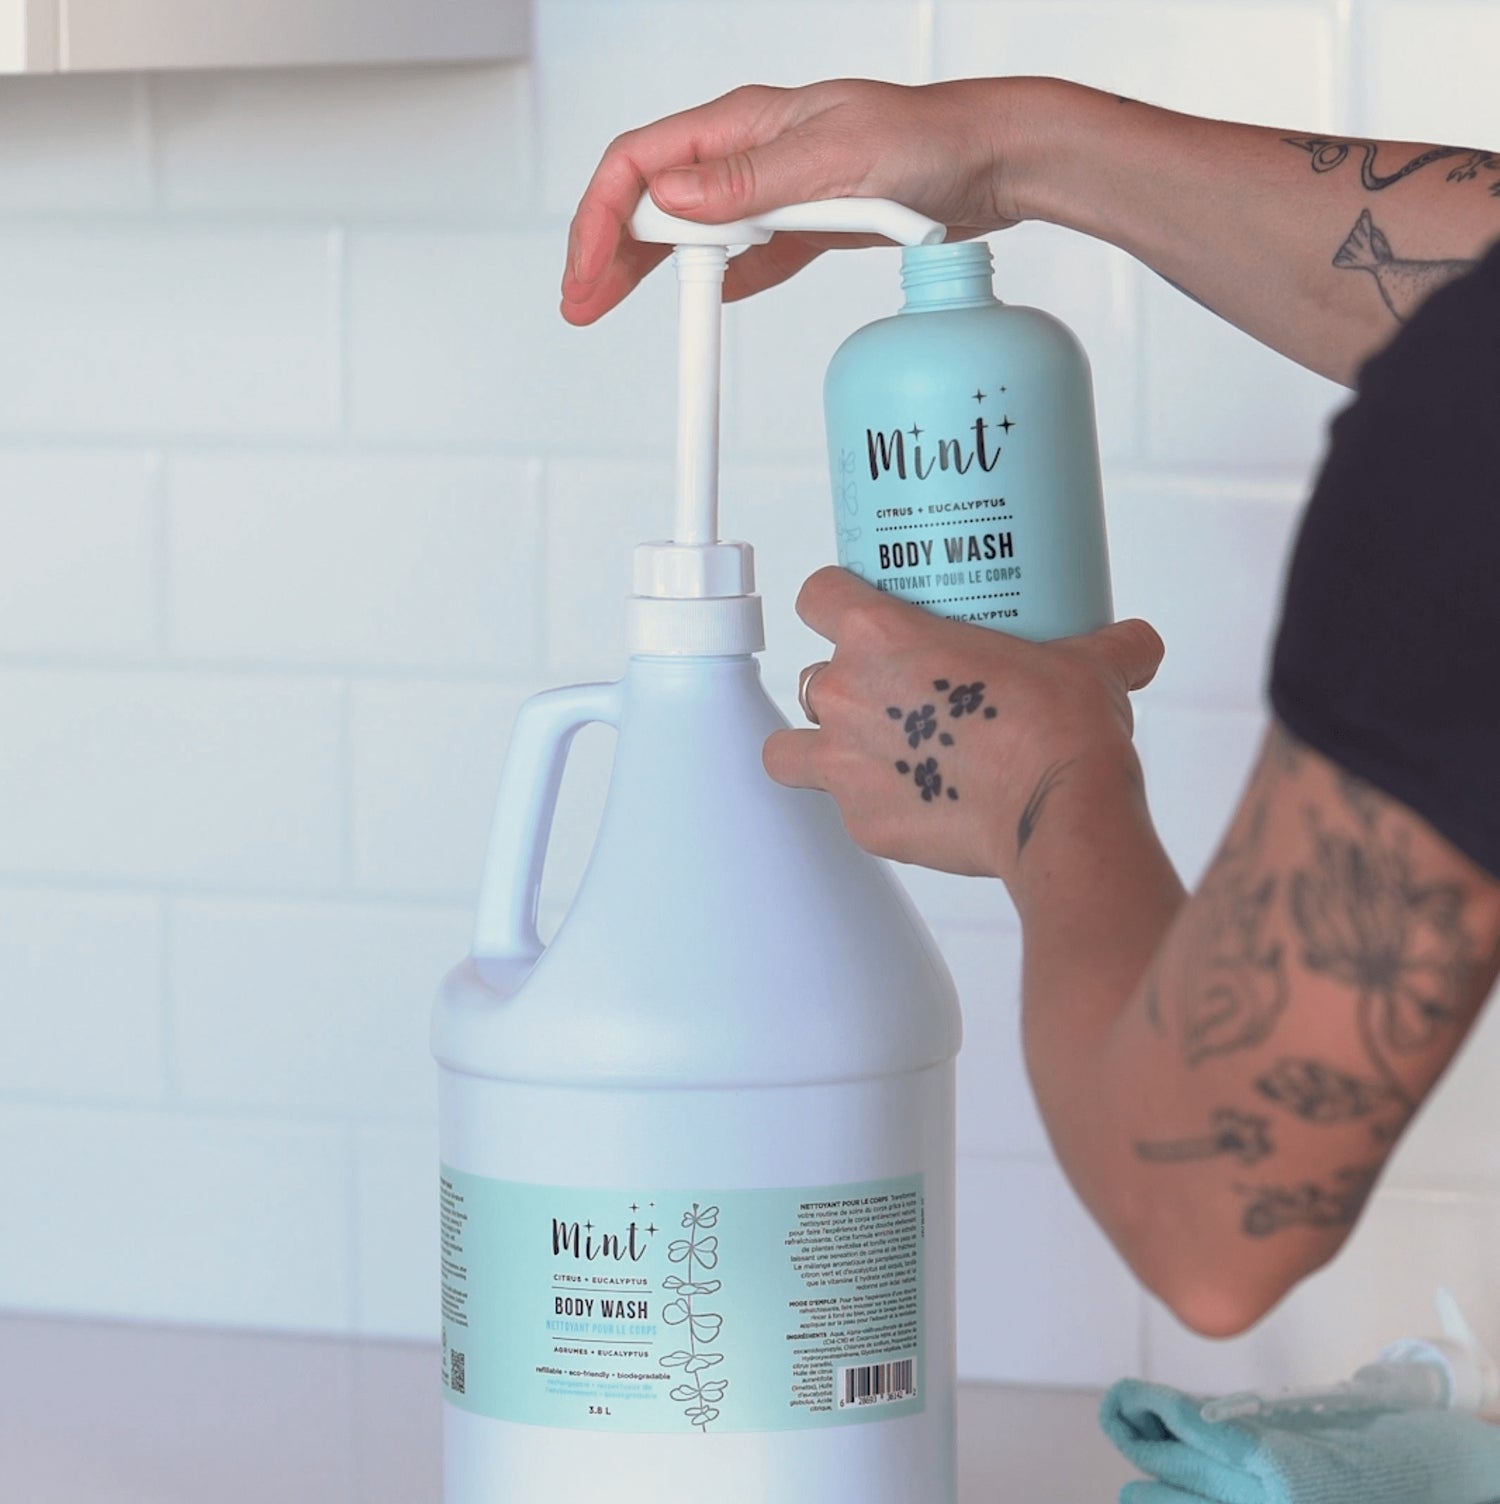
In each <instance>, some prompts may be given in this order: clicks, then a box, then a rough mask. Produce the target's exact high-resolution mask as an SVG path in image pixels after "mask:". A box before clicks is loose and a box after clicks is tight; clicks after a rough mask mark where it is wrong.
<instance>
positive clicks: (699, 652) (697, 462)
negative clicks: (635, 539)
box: [626, 194, 945, 657]
mask: <svg viewBox="0 0 1500 1504" xmlns="http://www.w3.org/2000/svg"><path fill="white" fill-rule="evenodd" d="M629 228H630V233H631V234H632V235H633V236H634V237H635V239H637V240H640V241H646V242H650V243H653V244H659V245H672V246H675V247H676V250H675V253H674V255H673V258H672V260H673V264H674V266H675V267H676V270H677V289H678V355H677V499H676V521H675V525H674V526H675V536H674V537H673V538H672V539H671V541H669V542H659V543H642V544H640V545H638V546H637V548H636V551H635V582H634V583H635V593H634V594H633V595H632V596H630V598H629V600H628V602H627V606H626V612H627V615H626V622H627V636H628V641H629V648H630V651H631V652H632V653H645V654H652V655H656V654H662V655H672V656H684V657H702V656H721V655H723V656H728V655H735V654H743V653H756V652H759V651H760V650H761V649H762V648H763V647H764V646H765V624H764V619H763V615H762V612H761V604H760V597H759V596H758V595H756V594H755V593H754V592H755V556H754V552H753V550H752V549H751V547H750V545H749V544H748V543H735V542H725V541H722V540H721V539H720V538H719V382H720V348H721V344H722V338H723V306H724V273H725V271H726V269H727V268H728V265H729V248H730V247H731V246H740V247H743V246H747V245H763V244H765V242H766V241H768V240H770V238H771V236H772V235H774V234H775V233H776V232H777V231H778V230H815V231H826V232H831V233H838V232H854V231H862V232H865V233H869V234H877V235H884V236H886V237H887V238H889V239H891V240H894V241H896V242H898V243H900V244H902V245H932V244H934V243H935V242H937V241H940V240H942V238H943V236H944V234H945V230H944V227H943V226H942V225H940V224H938V223H936V222H935V221H934V220H930V219H927V218H925V217H924V216H923V215H920V214H918V213H917V212H916V211H915V210H912V209H907V208H905V207H904V206H902V205H901V204H897V203H893V202H891V200H889V199H877V198H845V199H826V200H823V201H821V202H813V203H805V204H789V205H787V206H785V207H783V208H780V209H773V210H770V211H768V212H767V213H765V214H761V215H756V216H754V217H752V218H749V219H739V220H734V221H732V222H730V223H728V224H719V225H704V224H697V223H695V222H694V221H693V220H688V219H678V218H677V217H676V216H674V215H671V214H668V213H666V212H665V211H664V210H662V209H660V208H658V207H657V205H656V203H655V202H654V200H653V199H652V198H651V196H650V195H649V194H643V195H642V197H641V201H640V203H639V204H637V206H636V209H635V212H634V213H633V214H632V215H631V217H630V223H629Z"/></svg>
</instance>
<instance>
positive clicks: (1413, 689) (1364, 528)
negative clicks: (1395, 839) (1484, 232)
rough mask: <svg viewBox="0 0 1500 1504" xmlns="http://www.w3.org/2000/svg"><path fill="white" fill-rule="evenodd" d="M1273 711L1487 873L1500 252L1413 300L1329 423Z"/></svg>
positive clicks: (1495, 617) (1498, 585)
mask: <svg viewBox="0 0 1500 1504" xmlns="http://www.w3.org/2000/svg"><path fill="white" fill-rule="evenodd" d="M1374 291H1375V289H1373V288H1372V289H1371V293H1372V295H1373V294H1374ZM1271 704H1272V708H1273V709H1274V710H1275V712H1276V715H1277V717H1278V718H1279V719H1280V720H1281V722H1282V723H1283V724H1284V725H1285V726H1286V728H1287V729H1288V730H1289V731H1290V732H1291V733H1292V734H1293V735H1294V736H1296V737H1298V738H1299V739H1300V740H1302V741H1305V742H1307V743H1308V744H1309V745H1310V746H1312V747H1313V748H1315V749H1316V750H1317V751H1319V752H1321V753H1323V754H1324V756H1326V757H1328V758H1330V759H1331V760H1332V761H1333V762H1335V763H1338V764H1339V765H1340V766H1341V767H1343V768H1345V769H1347V770H1348V771H1349V772H1351V773H1354V774H1356V775H1357V776H1359V777H1360V778H1363V779H1365V780H1366V781H1367V782H1369V783H1372V784H1374V785H1375V786H1376V787H1377V788H1379V789H1381V790H1383V791H1384V792H1385V793H1387V794H1389V795H1391V796H1392V797H1393V798H1395V799H1398V800H1399V801H1400V802H1401V803H1403V804H1405V805H1407V806H1408V807H1409V808H1411V809H1412V810H1414V811H1415V812H1416V813H1417V814H1419V815H1421V816H1422V817H1423V818H1424V819H1425V820H1426V821H1427V822H1428V823H1429V824H1430V825H1432V826H1433V827H1434V828H1435V829H1436V830H1437V831H1438V832H1439V833H1440V834H1441V835H1443V836H1445V837H1446V838H1447V839H1448V840H1449V841H1450V842H1451V843H1452V844H1453V845H1454V846H1456V847H1457V848H1458V849H1459V850H1460V851H1462V852H1464V853H1465V854H1466V855H1467V856H1468V857H1469V858H1471V859H1472V860H1473V861H1475V862H1477V863H1478V864H1479V865H1480V866H1481V867H1483V868H1485V869H1486V870H1487V871H1488V872H1489V873H1490V874H1491V875H1492V876H1494V877H1496V878H1497V879H1500V247H1497V248H1496V249H1494V250H1492V251H1491V252H1490V253H1489V255H1488V256H1487V257H1486V258H1485V259H1484V261H1483V262H1481V263H1480V265H1479V266H1478V267H1477V268H1476V269H1475V270H1474V271H1473V272H1471V273H1469V274H1468V275H1467V276H1465V277H1463V278H1461V279H1460V280H1459V281H1457V282H1453V283H1450V284H1449V285H1448V286H1446V287H1443V288H1440V289H1439V290H1438V291H1437V292H1435V293H1434V294H1433V295H1432V296H1431V297H1430V298H1428V299H1427V301H1426V302H1425V303H1424V304H1423V305H1422V306H1421V308H1419V309H1418V310H1417V312H1416V314H1415V315H1414V316H1413V318H1412V320H1411V322H1410V323H1409V324H1407V325H1406V326H1405V327H1404V328H1403V329H1402V330H1401V331H1400V332H1399V333H1398V334H1397V336H1396V337H1395V338H1394V339H1393V340H1392V341H1391V343H1390V344H1389V345H1387V346H1386V347H1385V349H1384V350H1382V351H1381V352H1380V353H1379V354H1378V355H1377V356H1375V358H1374V359H1372V360H1371V361H1370V362H1369V364H1368V365H1366V366H1365V368H1364V370H1363V371H1362V372H1361V375H1360V381H1359V395H1358V397H1357V398H1356V399H1355V400H1354V402H1353V403H1351V404H1350V406H1349V407H1347V408H1346V409H1345V410H1344V411H1343V412H1342V413H1340V415H1339V416H1338V417H1337V418H1336V419H1335V420H1334V423H1333V426H1332V443H1331V445H1330V449H1329V453H1328V457H1327V459H1326V461H1325V463H1324V465H1323V470H1322V473H1321V474H1320V476H1319V478H1318V482H1317V486H1316V488H1315V490H1314V492H1313V497H1312V500H1311V502H1309V504H1308V507H1307V511H1306V514H1305V515H1304V517H1303V519H1302V526H1301V531H1300V533H1299V535H1298V538H1297V543H1296V548H1295V550H1294V553H1293V556H1292V562H1291V568H1290V571H1289V573H1288V576H1287V583H1286V594H1285V598H1284V600H1283V603H1282V617H1281V625H1280V629H1279V632H1278V635H1277V641H1276V648H1275V653H1274V656H1273V659H1272V666H1271Z"/></svg>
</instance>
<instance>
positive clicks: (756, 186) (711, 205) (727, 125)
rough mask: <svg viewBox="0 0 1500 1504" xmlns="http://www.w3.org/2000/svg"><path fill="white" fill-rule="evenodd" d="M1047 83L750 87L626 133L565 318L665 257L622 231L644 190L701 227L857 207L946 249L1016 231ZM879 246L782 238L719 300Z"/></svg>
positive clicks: (572, 260)
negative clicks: (927, 235)
mask: <svg viewBox="0 0 1500 1504" xmlns="http://www.w3.org/2000/svg"><path fill="white" fill-rule="evenodd" d="M1047 82H1048V81H1047V80H1040V79H1003V80H995V79H963V80H959V81H957V82H953V83H942V84H927V85H924V86H922V87H918V88H908V87H903V86H901V85H898V84H883V83H873V82H870V81H868V80H862V79H838V80H834V81H831V82H828V83H818V84H810V85H808V86H806V87H805V88H800V89H774V88H767V87H763V86H758V85H757V86H750V87H746V88H742V89H736V90H734V91H733V92H732V93H730V94H725V95H724V96H722V97H721V98H719V99H716V100H714V101H713V102H712V103H710V104H705V105H700V106H699V107H698V108H696V109H691V110H684V111H683V112H682V113H681V114H677V115H669V116H668V117H667V118H666V119H665V120H658V121H657V122H656V123H655V124H653V125H647V126H644V127H642V128H641V129H639V130H633V131H629V132H627V133H626V134H625V135H623V136H620V137H618V138H617V139H616V140H615V141H613V142H612V143H611V144H610V146H609V149H608V150H607V151H606V152H605V153H604V157H603V159H602V160H601V161H600V163H599V166H598V167H597V168H596V169H595V171H594V175H593V177H592V179H591V180H590V181H589V185H588V187H587V189H586V190H585V191H584V195H583V198H582V199H581V200H580V202H579V205H578V208H577V210H576V211H575V212H574V215H573V222H572V225H571V226H570V227H569V231H568V252H567V255H568V262H567V268H566V270H565V271H564V274H563V282H562V298H563V302H562V313H563V317H564V318H565V319H567V320H568V322H569V323H572V324H591V323H593V322H594V320H595V319H597V318H599V317H601V316H602V315H603V314H605V313H607V312H608V311H609V310H610V309H611V308H613V307H614V306H615V305H616V304H617V303H619V302H620V301H621V299H623V298H624V297H625V296H626V295H627V294H628V293H629V292H630V291H631V289H632V288H634V287H635V286H636V284H637V283H638V282H639V281H640V280H641V278H642V277H644V276H645V275H646V273H647V272H649V271H650V270H651V269H652V268H653V267H654V266H656V265H657V264H658V263H659V262H660V261H662V260H663V259H664V258H665V257H666V256H667V255H668V254H669V252H670V251H671V247H670V246H664V245H641V244H639V243H637V242H636V241H634V240H632V239H631V238H630V235H629V233H628V232H627V231H626V230H625V228H624V226H625V223H626V221H627V220H628V219H629V218H630V215H631V213H632V212H633V210H634V209H635V206H636V204H637V202H638V201H639V199H640V196H641V192H642V190H643V189H645V188H647V187H649V188H650V190H651V196H652V197H653V198H654V199H655V200H656V202H657V203H658V204H659V205H660V206H661V207H662V208H663V209H665V210H666V211H667V212H668V213H669V214H675V215H678V216H679V217H681V218H683V219H693V220H700V221H703V222H705V223H722V222H724V221H725V220H731V219H742V218H744V217H745V216H747V215H750V214H759V213H763V212H764V211H766V210H767V209H773V208H778V207H780V206H782V205H784V204H795V203H801V202H803V201H804V200H809V199H823V198H845V197H853V198H891V199H895V200H897V201H898V202H899V203H903V204H906V205H907V206H908V207H909V208H912V209H916V210H918V211H919V212H920V213H922V214H925V215H927V216H928V217H929V218H931V219H935V220H938V221H939V222H940V223H942V224H945V225H947V226H948V237H949V239H952V240H959V239H964V238H966V237H968V236H972V235H982V234H984V233H986V232H987V231H989V230H998V229H1004V228H1006V227H1007V226H1009V225H1011V224H1013V223H1015V222H1016V220H1017V219H1019V218H1022V217H1024V216H1023V215H1022V213H1021V210H1020V209H1019V208H1018V207H1017V203H1016V197H1015V192H1014V187H1015V184H1014V177H1015V174H1014V173H1013V172H1012V171H1011V170H1010V167H1011V159H1012V156H1013V153H1012V152H1011V150H1010V143H1011V142H1012V141H1014V140H1018V139H1021V138H1023V137H1024V135H1025V131H1024V127H1022V126H1020V125H1019V124H1018V122H1022V121H1024V119H1025V116H1026V113H1027V100H1028V98H1029V96H1030V94H1031V92H1032V91H1033V90H1034V89H1035V88H1037V87H1039V86H1045V85H1046V83H1047ZM1002 143H1005V144H1004V145H1003V146H1002ZM883 243H884V242H882V241H881V240H880V238H879V237H878V236H855V235H803V234H792V233H782V234H778V235H776V236H775V237H774V238H773V239H772V240H771V242H770V243H769V244H768V245H763V246H752V247H751V248H750V249H749V250H748V251H746V252H744V253H743V254H742V255H740V256H736V257H735V258H734V259H733V260H732V261H731V262H730V266H729V274H728V277H727V278H726V280H725V284H724V295H725V297H726V298H728V299H731V300H733V299H735V298H743V297H747V296H749V294H751V293H754V292H759V291H761V290H762V289H763V288H767V287H771V286H773V285H774V284H776V283H777V282H781V281H784V280H785V279H786V278H787V277H790V276H791V275H792V274H793V273H794V272H797V271H799V270H800V269H801V268H802V267H804V266H806V265H807V263H808V262H809V261H811V260H812V259H813V258H814V257H815V256H817V255H819V254H820V253H821V252H822V251H824V250H827V249H829V248H830V247H833V246H851V245H876V244H883Z"/></svg>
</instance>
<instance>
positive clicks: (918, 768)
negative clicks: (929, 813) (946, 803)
mask: <svg viewBox="0 0 1500 1504" xmlns="http://www.w3.org/2000/svg"><path fill="white" fill-rule="evenodd" d="M932 687H933V689H934V690H935V691H936V692H937V693H938V694H940V695H946V696H947V705H948V719H949V720H953V721H961V720H963V719H964V718H965V717H966V716H975V715H977V716H980V717H981V718H982V719H984V720H987V721H992V720H994V719H995V717H996V716H997V715H998V714H999V711H997V710H996V709H995V707H994V706H993V705H987V704H986V703H985V698H984V690H985V686H984V681H983V680H981V679H975V680H974V681H973V682H972V683H970V684H959V685H957V686H955V685H954V684H953V683H952V681H951V680H948V679H934V680H933V681H932ZM885 713H886V715H887V716H888V717H889V718H890V719H891V720H893V721H896V722H898V723H899V724H900V727H901V734H902V736H903V737H904V738H905V739H906V745H907V746H908V747H910V748H911V750H912V751H913V752H919V751H920V750H921V748H922V744H923V742H931V741H933V740H934V739H936V741H937V744H938V745H939V746H940V747H953V746H956V745H957V740H956V738H955V737H954V735H953V733H952V732H951V731H940V730H939V729H938V720H939V717H940V716H941V714H942V712H941V710H940V709H939V708H938V705H937V703H936V702H935V701H924V702H923V703H922V704H920V705H918V706H916V707H915V708H913V709H911V710H903V709H902V708H901V706H899V705H887V706H886V708H885ZM892 766H893V767H894V768H895V770H896V771H897V772H898V773H899V774H900V775H901V777H903V778H910V779H911V781H912V784H913V786H914V787H915V788H916V791H917V793H918V794H919V795H920V797H921V799H922V802H923V803H924V804H935V803H938V802H939V801H941V800H944V799H949V800H956V799H957V798H958V790H957V789H956V788H954V787H953V785H952V784H951V783H949V782H948V781H947V779H946V778H945V776H944V774H943V771H942V768H941V767H940V765H939V763H938V759H937V758H936V757H935V756H931V755H929V756H927V757H919V758H918V759H917V760H916V762H915V763H912V762H909V761H908V760H907V759H906V758H904V757H902V758H897V759H896V761H895V762H894V763H893V764H892Z"/></svg>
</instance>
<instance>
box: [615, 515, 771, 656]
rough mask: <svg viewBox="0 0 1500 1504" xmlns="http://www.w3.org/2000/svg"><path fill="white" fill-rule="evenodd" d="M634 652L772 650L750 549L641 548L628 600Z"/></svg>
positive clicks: (628, 626) (654, 545)
mask: <svg viewBox="0 0 1500 1504" xmlns="http://www.w3.org/2000/svg"><path fill="white" fill-rule="evenodd" d="M625 631H626V640H627V647H628V651H629V652H631V653H650V654H653V655H656V656H667V657H690V658H698V657H729V656H734V655H738V654H741V653H758V652H760V651H761V650H762V649H763V648H764V647H765V645H766V627H765V615H764V613H763V612H762V610H761V603H760V597H759V596H758V595H756V594H755V551H754V549H752V548H751V547H750V545H749V544H748V543H671V542H667V543H640V544H637V545H636V550H635V593H634V594H633V595H631V596H629V597H627V599H626V602H625Z"/></svg>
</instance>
